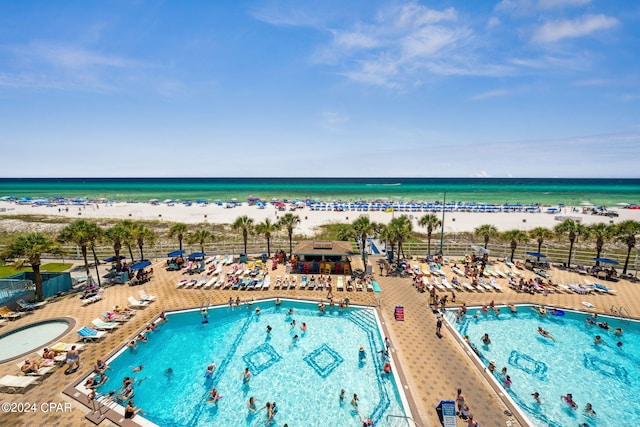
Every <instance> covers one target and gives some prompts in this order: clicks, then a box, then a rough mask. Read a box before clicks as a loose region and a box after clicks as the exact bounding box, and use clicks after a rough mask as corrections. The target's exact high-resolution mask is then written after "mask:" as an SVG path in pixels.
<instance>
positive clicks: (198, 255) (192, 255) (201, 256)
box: [189, 252, 206, 259]
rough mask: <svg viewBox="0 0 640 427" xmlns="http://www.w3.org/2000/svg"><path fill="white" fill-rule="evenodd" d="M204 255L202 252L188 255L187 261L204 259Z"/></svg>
mask: <svg viewBox="0 0 640 427" xmlns="http://www.w3.org/2000/svg"><path fill="white" fill-rule="evenodd" d="M205 255H206V254H205V253H204V252H194V253H192V254H189V259H198V258H204V257H205Z"/></svg>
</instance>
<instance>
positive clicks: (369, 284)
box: [367, 282, 373, 292]
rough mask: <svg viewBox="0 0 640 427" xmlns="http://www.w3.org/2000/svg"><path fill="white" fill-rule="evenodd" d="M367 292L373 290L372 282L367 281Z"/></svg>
mask: <svg viewBox="0 0 640 427" xmlns="http://www.w3.org/2000/svg"><path fill="white" fill-rule="evenodd" d="M367 292H373V283H371V282H367Z"/></svg>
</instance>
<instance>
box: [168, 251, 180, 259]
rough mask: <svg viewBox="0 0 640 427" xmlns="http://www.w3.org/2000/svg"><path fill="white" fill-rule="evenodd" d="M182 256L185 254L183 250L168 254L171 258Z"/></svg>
mask: <svg viewBox="0 0 640 427" xmlns="http://www.w3.org/2000/svg"><path fill="white" fill-rule="evenodd" d="M182 254H184V251H183V250H182V249H178V250H177V251H173V252H169V253H168V254H167V256H168V257H169V258H175V257H177V256H179V255H182Z"/></svg>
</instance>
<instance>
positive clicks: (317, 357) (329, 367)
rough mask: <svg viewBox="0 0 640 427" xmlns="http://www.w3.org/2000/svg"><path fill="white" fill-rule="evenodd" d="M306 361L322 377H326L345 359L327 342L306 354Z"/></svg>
mask: <svg viewBox="0 0 640 427" xmlns="http://www.w3.org/2000/svg"><path fill="white" fill-rule="evenodd" d="M304 361H305V362H307V364H308V365H309V366H311V367H312V368H313V370H314V371H316V372H317V373H318V375H320V376H321V377H322V378H326V377H328V376H329V375H331V373H332V372H333V370H334V369H336V368H337V367H338V366H340V364H341V363H342V362H344V359H343V358H342V357H341V356H340V355H339V354H338V353H337V352H336V351H335V350H334V349H332V348H331V347H329V346H328V345H327V344H326V343H325V344H322V345H321V346H320V347H318V348H316V349H315V350H313V351H312V352H311V353H309V354H308V355H306V356H305V358H304Z"/></svg>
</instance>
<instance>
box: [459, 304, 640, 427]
mask: <svg viewBox="0 0 640 427" xmlns="http://www.w3.org/2000/svg"><path fill="white" fill-rule="evenodd" d="M455 313H456V311H455V310H449V311H447V314H446V317H447V320H448V321H449V322H450V323H451V324H452V325H454V327H455V328H456V329H457V331H458V332H459V333H460V335H462V336H465V335H467V336H468V337H469V340H470V342H471V344H472V346H473V347H475V349H476V352H477V354H478V355H479V357H480V359H481V360H482V362H483V363H484V365H485V366H488V364H489V362H490V361H491V360H493V361H495V365H496V371H495V372H494V376H495V378H496V380H497V382H498V383H500V384H501V385H502V386H503V387H504V377H503V375H502V374H501V373H500V371H501V370H502V368H503V367H505V366H506V367H507V374H508V375H509V376H510V377H511V381H512V384H511V386H510V387H506V392H507V393H508V395H509V396H510V397H511V399H512V400H513V401H515V403H516V404H517V405H518V406H519V407H520V408H521V409H522V410H523V412H524V413H525V415H526V416H527V417H528V418H529V419H530V420H531V421H532V422H533V424H534V425H536V426H577V425H580V424H582V423H587V424H588V425H589V426H637V425H640V405H638V396H639V395H640V326H639V323H638V322H635V321H630V320H628V319H618V318H610V317H606V316H599V317H598V319H597V321H599V322H602V321H606V322H607V323H608V324H609V325H610V326H611V329H610V330H605V329H602V328H600V327H599V326H597V325H591V326H590V325H588V324H587V323H586V319H587V317H589V316H587V315H586V314H583V313H577V312H571V311H561V312H560V313H559V314H561V315H552V314H550V311H549V312H548V314H547V316H544V317H543V316H541V315H540V314H538V313H537V312H536V311H534V310H532V309H531V306H518V311H517V313H511V312H510V310H509V309H508V308H505V307H502V308H501V311H500V314H499V316H496V315H495V313H494V311H492V310H489V313H488V314H484V313H482V312H481V311H480V310H477V309H475V308H473V309H469V311H468V312H467V315H466V316H465V317H463V318H462V319H461V321H460V322H456V314H455ZM538 326H541V327H542V328H543V329H545V330H547V331H549V332H550V333H551V335H552V336H553V338H554V339H555V340H552V339H549V338H545V337H543V336H542V335H540V334H538V333H537V328H538ZM618 327H621V328H622V329H623V330H624V332H623V334H622V335H621V336H616V335H614V330H615V329H616V328H618ZM485 333H487V334H489V337H490V339H491V343H490V344H489V345H485V344H484V343H483V342H482V336H483V335H484V334H485ZM596 335H600V336H601V339H602V341H603V343H601V344H596V343H595V342H594V339H595V336H596ZM618 342H622V344H623V345H622V347H618V346H617V343H618ZM534 392H538V393H540V400H541V404H538V403H536V401H535V400H534V398H533V397H532V396H531V394H532V393H534ZM567 393H571V394H572V395H573V400H574V401H575V402H576V403H577V404H578V408H577V410H574V409H571V408H570V406H569V405H568V404H567V403H565V401H564V400H562V399H561V396H564V395H566V394H567ZM587 403H591V404H592V405H593V409H594V410H595V412H596V415H595V416H594V415H588V414H587V413H586V412H585V411H584V408H585V405H586V404H587ZM471 409H472V410H473V407H472V408H471Z"/></svg>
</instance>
